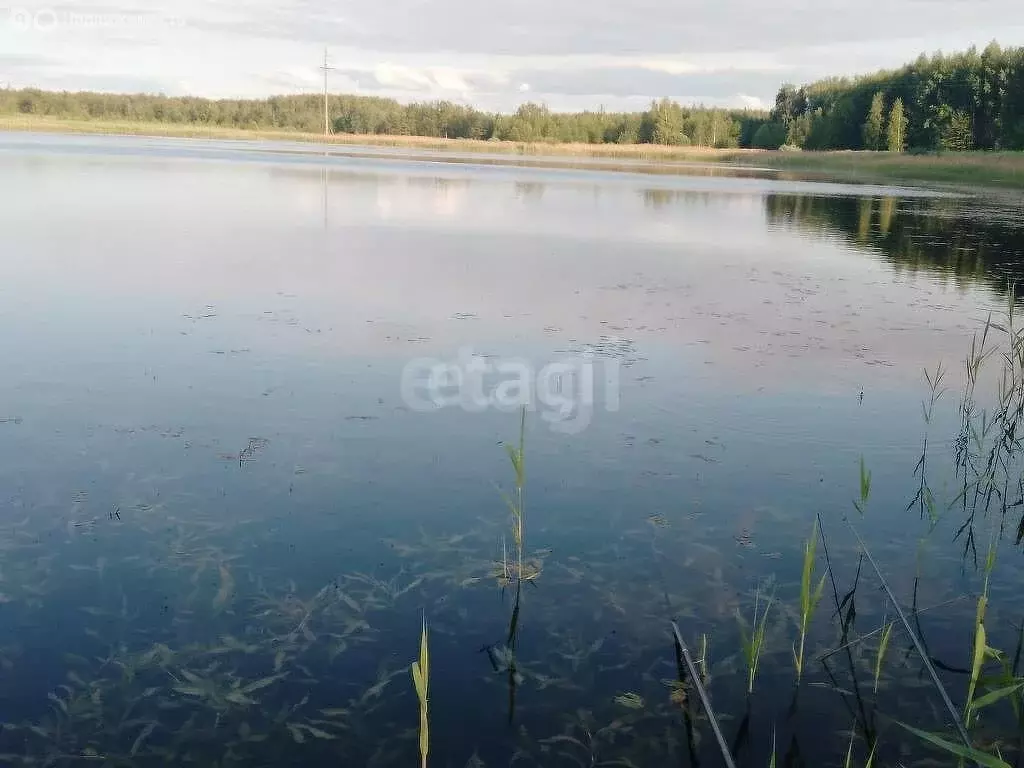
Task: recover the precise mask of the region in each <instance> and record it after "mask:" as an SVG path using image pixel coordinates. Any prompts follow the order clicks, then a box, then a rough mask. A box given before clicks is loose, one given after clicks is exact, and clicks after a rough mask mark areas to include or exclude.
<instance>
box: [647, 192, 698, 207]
mask: <svg viewBox="0 0 1024 768" xmlns="http://www.w3.org/2000/svg"><path fill="white" fill-rule="evenodd" d="M641 195H643V198H644V206H645V207H647V208H665V207H667V206H670V205H677V204H685V205H694V204H696V203H702V204H704V205H708V204H710V203H711V199H712V194H711V193H710V192H696V191H694V190H692V189H645V190H643V191H642V192H641Z"/></svg>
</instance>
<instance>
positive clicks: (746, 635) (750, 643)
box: [736, 586, 774, 693]
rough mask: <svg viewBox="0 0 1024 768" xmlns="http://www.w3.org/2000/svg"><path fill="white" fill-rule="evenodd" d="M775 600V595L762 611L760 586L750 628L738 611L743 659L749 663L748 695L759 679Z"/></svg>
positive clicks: (756, 592)
mask: <svg viewBox="0 0 1024 768" xmlns="http://www.w3.org/2000/svg"><path fill="white" fill-rule="evenodd" d="M773 600H774V595H769V596H768V602H767V603H765V606H764V611H761V610H760V608H761V587H760V586H758V588H757V589H756V590H755V592H754V615H753V618H752V621H751V624H750V626H747V623H746V621H745V620H744V619H743V614H741V613H740V610H739V608H737V609H736V619H737V620H738V621H739V625H740V636H741V639H742V643H743V658H744V659H745V660H746V662H747V693H753V692H754V680H755V678H756V677H757V668H758V665H759V664H760V663H761V652H762V651H763V650H764V639H765V632H766V630H767V627H768V611H769V610H770V609H771V607H772V601H773Z"/></svg>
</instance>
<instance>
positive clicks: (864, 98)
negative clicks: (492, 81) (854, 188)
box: [0, 43, 1024, 152]
mask: <svg viewBox="0 0 1024 768" xmlns="http://www.w3.org/2000/svg"><path fill="white" fill-rule="evenodd" d="M329 103H330V123H331V126H332V129H333V131H334V132H335V133H348V134H385V135H398V136H427V137H435V138H466V139H482V140H488V139H494V140H506V141H516V142H576V143H583V144H665V145H675V146H697V147H718V148H724V149H728V148H736V147H754V148H758V149H779V148H784V149H808V150H833V149H869V150H888V151H890V152H904V151H915V152H916V151H922V152H936V151H967V150H1017V149H1024V48H1006V49H1004V48H1001V47H1000V46H999V45H998V44H997V43H991V44H990V45H989V46H988V47H986V48H985V50H984V51H982V52H981V53H978V51H977V50H975V49H971V50H968V51H966V52H964V53H956V54H951V55H943V54H941V53H936V54H933V55H931V56H928V55H923V54H922V55H921V56H920V57H918V59H917V60H916V61H915V62H913V63H912V64H908V65H906V66H904V67H902V68H901V69H898V70H894V71H882V72H877V73H874V74H871V75H865V76H861V77H855V78H829V79H826V80H822V81H819V82H816V83H810V84H807V85H803V86H799V87H797V86H795V85H791V84H786V85H783V86H782V87H781V88H780V89H779V92H778V95H777V97H776V101H775V106H774V108H773V109H772V110H771V111H770V112H758V111H752V110H735V109H714V108H708V107H703V106H689V107H687V106H683V105H680V104H679V103H677V102H675V101H672V100H670V99H661V100H659V101H654V102H653V103H652V104H651V106H650V108H649V109H647V110H646V111H644V112H608V111H605V110H603V109H601V110H596V111H585V112H571V113H570V112H554V111H551V110H550V109H548V108H547V107H546V106H544V105H542V104H536V103H527V104H523V105H522V106H520V107H519V108H518V109H517V110H516V111H515V112H514V113H512V114H497V113H489V112H484V111H481V110H478V109H475V108H473V107H471V106H466V105H462V104H456V103H452V102H448V101H434V102H420V103H413V104H402V103H399V102H398V101H395V100H393V99H386V98H380V97H373V96H351V95H332V96H331V97H330V100H329ZM19 114H20V115H39V116H46V117H50V118H56V119H69V120H94V121H103V120H107V121H129V122H132V121H137V122H139V123H164V124H176V125H193V126H222V127H228V128H235V129H242V130H284V131H301V132H305V133H321V132H322V131H323V126H324V116H323V98H322V96H319V95H314V94H309V95H295V96H273V97H270V98H267V99H245V100H242V99H216V100H215V99H203V98H196V97H170V96H164V95H150V94H131V95H124V94H106V93H90V92H80V93H68V92H62V93H55V92H48V91H41V90H36V89H22V90H12V89H7V90H0V115H19Z"/></svg>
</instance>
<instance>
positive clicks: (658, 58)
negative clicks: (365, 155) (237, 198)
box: [0, 0, 1024, 110]
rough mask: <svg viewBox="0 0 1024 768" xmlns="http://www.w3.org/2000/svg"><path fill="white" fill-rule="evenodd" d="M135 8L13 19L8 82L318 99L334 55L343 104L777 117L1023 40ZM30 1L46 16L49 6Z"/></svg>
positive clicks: (865, 17) (657, 18)
mask: <svg viewBox="0 0 1024 768" xmlns="http://www.w3.org/2000/svg"><path fill="white" fill-rule="evenodd" d="M55 1H56V2H61V0H55ZM124 2H125V3H126V7H99V6H95V5H91V4H90V3H89V2H87V1H83V0H63V2H61V4H60V5H50V6H48V7H50V8H52V9H53V10H54V12H55V14H56V18H57V23H55V24H54V25H52V28H51V29H47V30H39V29H35V28H34V27H30V28H28V29H25V28H24V26H23V25H22V26H16V25H14V24H13V23H11V19H10V18H9V16H10V12H9V11H8V10H3V9H0V52H2V54H0V59H2V62H0V63H2V64H3V70H2V71H3V75H2V79H3V81H9V82H10V83H11V85H13V86H15V87H17V86H27V85H37V86H41V87H46V88H57V89H76V88H96V89H103V90H149V91H164V92H166V93H179V94H180V93H182V92H184V91H186V90H188V91H189V92H192V93H195V94H197V95H205V96H265V95H269V94H271V93H282V92H293V93H294V92H303V91H313V92H315V91H316V90H318V89H319V87H320V83H321V82H322V81H321V77H322V76H321V74H320V73H319V71H318V70H317V67H318V66H319V64H320V62H321V59H322V56H323V50H324V47H325V46H328V47H329V49H330V54H331V56H330V58H331V64H332V65H333V66H335V67H337V68H338V71H337V72H335V73H333V74H332V75H331V78H332V79H331V84H332V88H334V89H336V90H342V89H344V90H348V91H353V90H358V91H359V92H361V93H374V94H379V95H384V96H395V97H399V98H405V99H409V98H415V99H433V98H461V99H467V100H470V101H472V102H473V103H476V104H479V105H480V106H482V107H484V108H488V109H502V110H511V109H514V108H515V106H516V105H517V104H518V103H519V102H520V101H522V100H523V98H524V94H526V93H529V94H530V98H532V99H541V100H544V101H546V102H547V103H549V104H550V105H551V106H552V107H553V108H581V107H596V106H597V105H599V104H603V105H604V106H606V107H607V108H610V109H618V108H638V107H642V106H643V105H644V104H646V103H649V101H650V100H651V99H652V98H657V97H661V96H669V97H672V98H677V99H682V100H697V101H703V102H704V103H708V104H712V103H714V104H729V105H734V106H754V105H762V106H763V105H764V104H768V103H771V102H772V101H773V100H774V94H775V90H776V89H777V87H778V85H779V84H780V83H781V82H783V81H793V82H805V81H808V80H811V79H816V78H818V77H821V76H824V75H830V74H837V75H841V74H855V73H858V72H864V71H870V70H873V69H876V68H879V67H883V66H884V67H891V66H896V65H899V64H901V63H903V62H905V61H908V60H911V59H913V58H914V57H916V55H917V54H918V53H920V52H921V51H923V50H935V49H938V48H941V49H943V50H954V49H962V48H964V47H966V46H968V45H970V44H972V43H973V44H976V45H978V46H979V47H981V46H984V45H985V44H986V43H987V42H988V41H989V40H991V39H993V38H997V39H999V40H1000V42H1002V43H1003V44H1004V45H1021V44H1024V4H1021V3H1019V0H972V2H966V0H864V1H863V2H862V3H860V4H857V5H850V4H849V3H848V2H847V0H819V2H818V3H817V4H816V5H815V6H814V7H813V8H811V9H809V8H808V7H807V6H806V3H805V0H778V2H777V3H776V5H775V6H773V7H772V10H771V13H770V14H768V15H766V14H765V13H764V6H763V5H758V4H755V3H754V2H753V0H719V2H718V3H716V4H702V5H700V6H693V5H692V4H666V3H664V2H663V0H634V2H632V3H629V4H622V3H621V2H620V1H619V0H588V2H587V3H586V4H585V5H584V4H583V2H582V0H560V2H559V3H557V4H552V3H550V2H548V1H547V0H517V3H515V4H512V5H509V4H504V5H502V4H497V5H495V4H485V3H480V2H479V0H431V2H429V3H428V2H425V0H389V2H387V3H376V4H367V3H364V2H362V1H361V0H274V2H270V1H269V0H248V2H246V3H245V4H238V3H235V2H233V1H232V2H228V0H176V2H175V4H174V6H173V13H170V12H169V13H167V14H163V13H161V12H159V11H156V10H153V7H152V6H149V7H147V6H148V5H149V2H150V0H146V2H143V0H124ZM133 3H137V5H133ZM19 4H22V5H25V6H26V9H27V10H28V11H29V12H30V13H32V14H34V13H37V12H38V11H39V10H40V9H42V7H43V6H41V5H40V6H38V7H36V6H35V5H33V0H19ZM169 7H170V6H169ZM879 19H884V23H879V21H878V20H879ZM652 20H654V21H653V23H652ZM992 20H996V21H992Z"/></svg>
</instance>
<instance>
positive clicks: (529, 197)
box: [516, 181, 544, 202]
mask: <svg viewBox="0 0 1024 768" xmlns="http://www.w3.org/2000/svg"><path fill="white" fill-rule="evenodd" d="M516 197H517V198H518V199H520V200H525V201H527V202H539V201H540V200H541V199H542V198H543V197H544V184H542V183H541V182H539V181H517V182H516Z"/></svg>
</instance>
